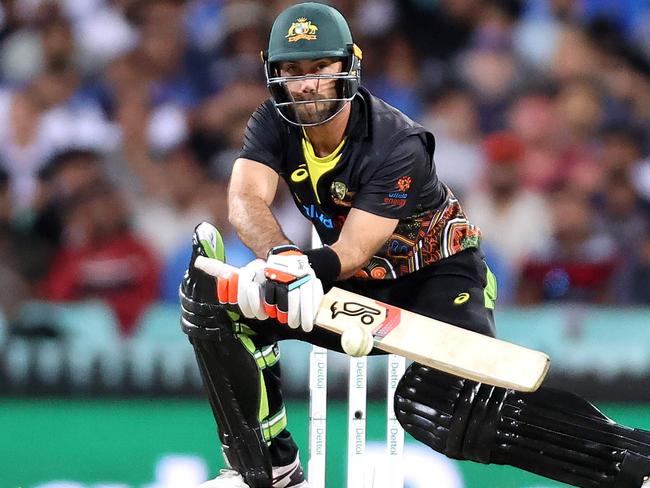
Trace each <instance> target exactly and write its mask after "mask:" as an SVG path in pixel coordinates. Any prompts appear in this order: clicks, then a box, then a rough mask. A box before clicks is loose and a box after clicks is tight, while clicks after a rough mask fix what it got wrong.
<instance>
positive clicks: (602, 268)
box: [517, 183, 620, 305]
mask: <svg viewBox="0 0 650 488" xmlns="http://www.w3.org/2000/svg"><path fill="white" fill-rule="evenodd" d="M550 201H551V204H552V205H551V208H552V211H551V217H552V224H551V235H550V238H549V239H547V240H546V241H545V242H542V243H541V244H542V249H541V251H539V252H538V253H537V254H536V255H534V256H531V257H530V258H529V259H528V260H527V261H526V262H525V263H524V265H523V267H522V271H521V273H520V275H519V280H518V287H517V289H518V302H519V303H520V304H522V305H531V304H537V303H541V302H546V301H556V300H569V301H578V302H585V303H611V301H612V299H613V293H612V280H613V277H614V275H615V273H616V271H617V269H618V267H619V264H620V262H619V254H618V250H617V247H616V244H615V242H614V241H613V240H612V239H611V238H610V237H609V236H608V235H607V234H604V233H602V232H600V231H599V230H598V228H597V226H596V225H595V219H596V213H595V212H594V209H593V208H592V207H591V206H590V204H589V198H588V195H587V194H586V193H585V192H584V191H582V190H581V189H579V188H577V187H576V186H575V185H572V184H571V183H565V184H564V185H562V186H560V187H558V188H557V189H555V190H554V191H553V192H552V193H551V195H550ZM533 218H534V217H533Z"/></svg>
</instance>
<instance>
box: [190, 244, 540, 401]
mask: <svg viewBox="0 0 650 488" xmlns="http://www.w3.org/2000/svg"><path fill="white" fill-rule="evenodd" d="M195 266H196V267H197V268H198V269H200V270H202V271H204V272H206V273H207V274H209V275H211V276H214V277H217V276H220V275H223V274H225V273H236V272H237V271H238V269H237V268H235V267H233V266H230V265H228V264H226V263H223V262H221V261H219V260H217V259H211V258H206V257H203V256H199V257H197V258H196V262H195ZM315 324H316V325H318V326H319V327H322V328H324V329H327V330H329V331H332V332H335V333H337V334H343V332H344V331H345V329H346V328H347V327H351V326H353V325H355V324H356V325H358V326H360V327H363V328H364V329H366V330H367V331H368V332H370V333H371V334H372V336H373V341H374V347H376V348H378V349H381V350H382V351H385V352H387V353H391V354H397V355H400V356H404V357H406V358H407V359H411V360H413V361H417V362H418V363H421V364H424V365H427V366H430V367H432V368H435V369H438V370H440V371H444V372H447V373H450V374H453V375H456V376H460V377H462V378H467V379H470V380H474V381H479V382H481V383H486V384H489V385H493V386H499V387H503V388H511V389H513V390H518V391H535V390H537V389H538V388H539V387H540V385H541V384H542V381H543V380H544V378H545V376H546V373H547V372H548V369H549V366H550V359H549V357H548V356H547V355H546V354H544V353H543V352H540V351H535V350H533V349H528V348H526V347H523V346H519V345H517V344H512V343H510V342H506V341H502V340H499V339H495V338H492V337H488V336H484V335H482V334H479V333H477V332H472V331H469V330H466V329H463V328H461V327H457V326H454V325H451V324H448V323H445V322H441V321H440V320H435V319H432V318H429V317H425V316H423V315H420V314H417V313H413V312H409V311H408V310H404V309H401V308H399V307H395V306H392V305H388V304H386V303H382V302H379V301H377V300H373V299H371V298H367V297H364V296H362V295H359V294H356V293H351V292H349V291H345V290H342V289H340V288H336V287H334V288H332V289H331V290H330V291H329V292H327V293H326V294H325V296H324V298H323V301H322V302H321V304H320V307H319V309H318V313H317V315H316V319H315Z"/></svg>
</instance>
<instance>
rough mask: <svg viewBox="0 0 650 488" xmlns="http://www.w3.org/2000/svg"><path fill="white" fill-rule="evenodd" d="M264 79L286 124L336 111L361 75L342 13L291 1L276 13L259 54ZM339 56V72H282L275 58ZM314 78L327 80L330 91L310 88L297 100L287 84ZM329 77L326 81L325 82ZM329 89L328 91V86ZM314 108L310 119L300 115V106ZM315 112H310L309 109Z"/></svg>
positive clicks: (323, 118) (319, 120)
mask: <svg viewBox="0 0 650 488" xmlns="http://www.w3.org/2000/svg"><path fill="white" fill-rule="evenodd" d="M263 58H264V64H265V72H266V81H267V86H268V88H269V91H270V92H271V97H272V99H273V103H274V105H275V107H276V109H277V110H278V112H279V113H280V115H281V116H282V117H283V118H284V119H285V120H286V121H287V122H289V123H291V124H294V125H300V126H314V125H320V124H324V123H325V122H328V121H329V120H331V119H333V118H334V117H335V116H336V115H338V114H339V113H340V112H341V110H343V107H344V106H345V104H346V103H347V102H349V101H350V100H352V98H354V96H355V94H356V93H357V89H358V87H359V82H360V79H361V50H360V49H359V48H358V47H357V46H356V45H355V44H354V42H353V40H352V34H351V32H350V27H349V26H348V23H347V22H346V20H345V18H344V17H343V15H341V13H340V12H339V11H338V10H336V9H335V8H333V7H330V6H328V5H324V4H321V3H315V2H307V3H299V4H297V5H293V6H291V7H289V8H287V9H286V10H284V11H283V12H281V13H280V15H278V17H277V18H276V19H275V22H274V23H273V27H272V28H271V35H270V38H269V49H268V51H266V53H264V55H263ZM322 58H339V59H341V60H342V61H343V69H342V71H341V72H340V73H331V74H316V73H314V74H311V73H310V74H306V75H301V76H281V75H280V71H279V69H278V63H280V62H282V61H300V60H314V59H322ZM298 80H316V85H315V86H316V87H317V88H318V87H320V83H321V82H323V85H324V86H326V85H328V84H329V85H331V84H332V81H331V80H334V81H333V83H334V88H335V90H336V92H335V93H329V94H328V93H319V91H318V89H316V91H315V93H313V94H312V95H311V98H308V99H302V98H301V99H298V100H297V99H296V97H295V94H293V93H292V92H291V91H290V90H289V87H288V85H287V83H291V82H295V81H298ZM324 80H328V81H324ZM330 91H331V90H330ZM305 104H311V105H312V106H315V107H316V110H315V111H312V115H311V116H310V117H309V120H305V119H306V116H305V115H304V110H303V111H302V112H303V116H302V117H301V115H300V113H301V109H300V106H301V105H305ZM314 112H315V113H316V115H314V114H313V113H314Z"/></svg>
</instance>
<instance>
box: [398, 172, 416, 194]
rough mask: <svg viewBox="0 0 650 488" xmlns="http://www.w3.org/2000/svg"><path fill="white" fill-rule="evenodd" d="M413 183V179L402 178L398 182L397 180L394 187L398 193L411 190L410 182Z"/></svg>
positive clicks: (408, 177)
mask: <svg viewBox="0 0 650 488" xmlns="http://www.w3.org/2000/svg"><path fill="white" fill-rule="evenodd" d="M412 181H413V178H411V177H410V176H402V177H401V178H400V179H399V180H397V183H396V186H397V189H398V190H399V191H407V190H408V189H409V188H411V182H412Z"/></svg>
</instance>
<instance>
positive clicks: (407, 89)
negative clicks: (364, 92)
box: [364, 35, 422, 118]
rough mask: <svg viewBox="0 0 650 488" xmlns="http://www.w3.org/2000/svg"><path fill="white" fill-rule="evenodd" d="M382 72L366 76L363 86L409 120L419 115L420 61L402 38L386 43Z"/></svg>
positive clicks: (392, 39) (392, 38)
mask: <svg viewBox="0 0 650 488" xmlns="http://www.w3.org/2000/svg"><path fill="white" fill-rule="evenodd" d="M385 49H386V52H385V55H384V56H383V57H382V69H381V71H380V72H379V73H377V74H376V75H375V76H366V77H365V78H364V80H365V81H364V84H365V85H366V86H368V89H370V90H371V91H372V92H373V93H375V94H376V95H377V96H378V97H380V98H381V99H382V100H385V101H386V102H388V103H389V104H391V105H393V106H395V107H396V108H398V109H399V110H401V111H402V112H404V113H405V114H406V115H408V116H409V117H411V118H418V117H419V116H420V114H421V112H422V101H421V100H420V97H419V93H418V91H419V88H420V84H421V79H420V77H421V74H420V73H421V72H422V70H421V68H420V61H421V60H420V59H419V58H418V57H417V55H416V54H415V51H413V48H412V47H411V45H410V44H409V43H408V42H407V41H406V39H405V38H404V37H403V36H401V35H392V36H390V37H389V38H388V40H387V43H386V44H385Z"/></svg>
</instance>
